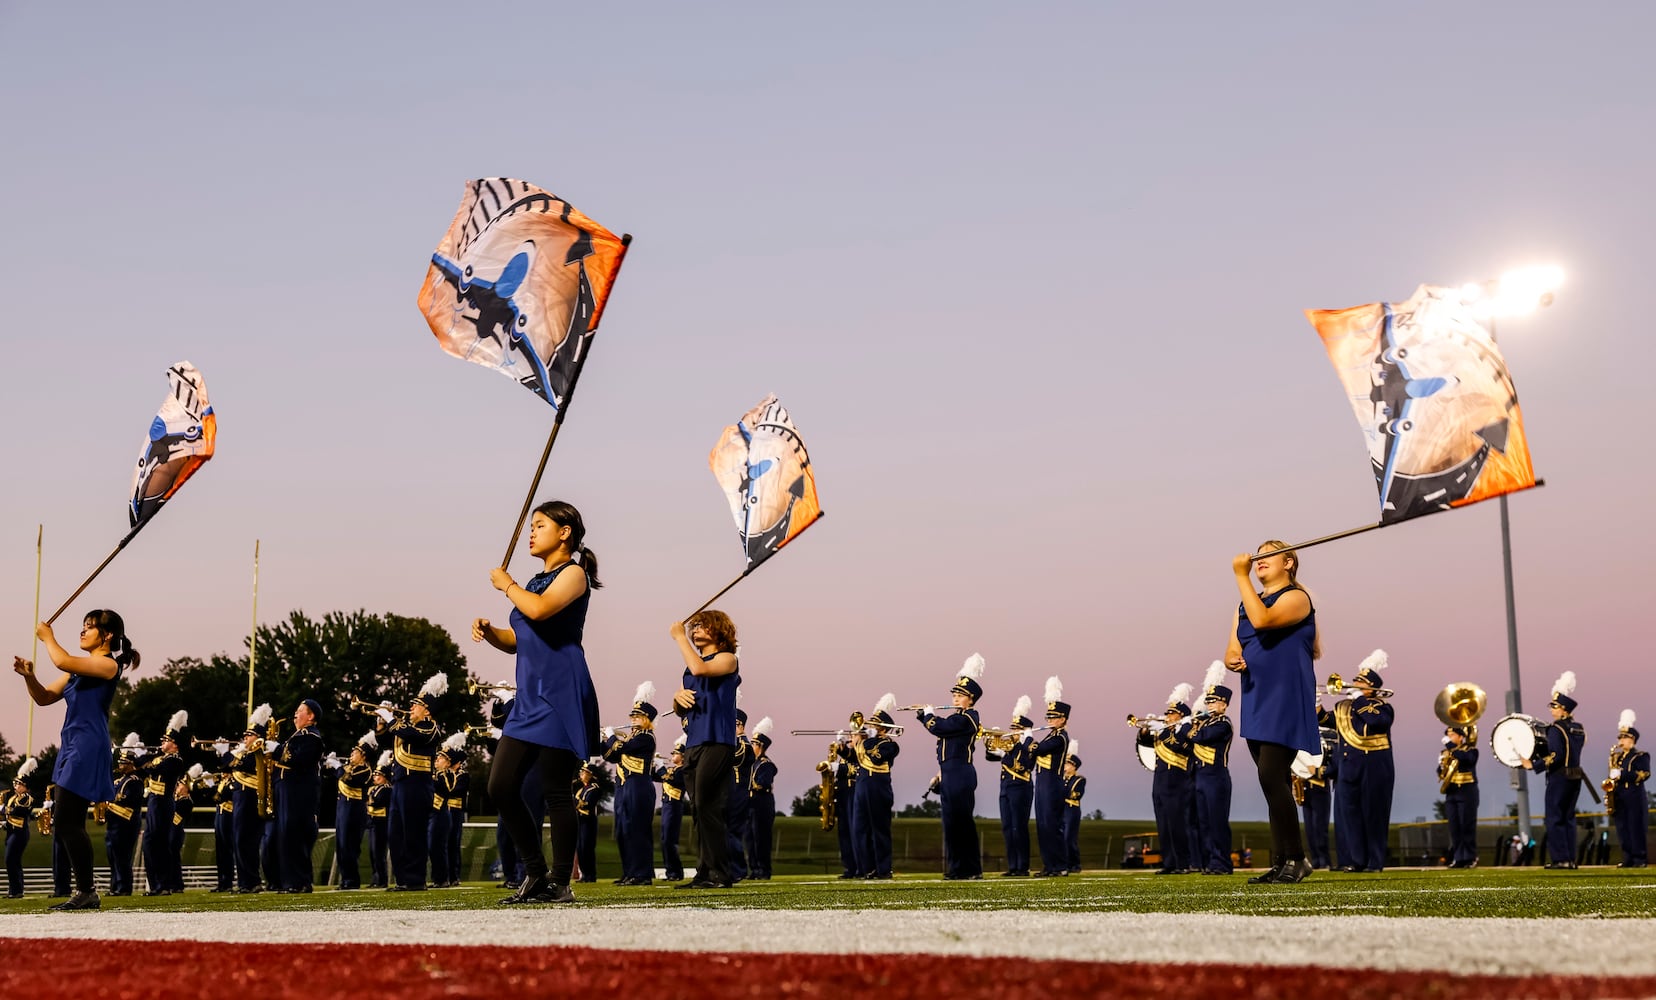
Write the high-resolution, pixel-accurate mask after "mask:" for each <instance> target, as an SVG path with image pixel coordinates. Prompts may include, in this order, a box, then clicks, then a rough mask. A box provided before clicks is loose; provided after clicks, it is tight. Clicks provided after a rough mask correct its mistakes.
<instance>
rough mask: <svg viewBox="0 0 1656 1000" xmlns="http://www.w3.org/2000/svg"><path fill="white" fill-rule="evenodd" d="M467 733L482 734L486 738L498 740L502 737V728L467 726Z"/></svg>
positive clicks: (470, 734)
mask: <svg viewBox="0 0 1656 1000" xmlns="http://www.w3.org/2000/svg"><path fill="white" fill-rule="evenodd" d="M466 735H468V736H482V737H484V738H486V739H491V740H498V739H500V730H499V728H497V727H495V726H467V727H466Z"/></svg>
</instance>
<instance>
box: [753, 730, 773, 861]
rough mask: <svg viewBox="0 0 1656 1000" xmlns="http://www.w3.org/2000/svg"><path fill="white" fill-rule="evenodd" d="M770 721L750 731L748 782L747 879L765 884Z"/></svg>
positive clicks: (769, 812) (768, 845)
mask: <svg viewBox="0 0 1656 1000" xmlns="http://www.w3.org/2000/svg"><path fill="white" fill-rule="evenodd" d="M771 726H772V723H771V717H770V716H768V715H767V716H765V717H764V718H763V719H760V720H759V721H758V723H757V724H755V725H754V727H753V739H751V740H750V741H748V742H749V744H750V745H751V746H752V747H753V777H752V778H750V779H749V782H748V833H747V844H746V847H747V867H748V878H751V879H757V880H759V881H761V882H769V881H770V877H771V841H772V839H773V832H774V831H775V829H776V761H774V760H771V759H770V748H771V735H770V733H771Z"/></svg>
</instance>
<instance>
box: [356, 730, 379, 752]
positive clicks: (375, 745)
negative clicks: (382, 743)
mask: <svg viewBox="0 0 1656 1000" xmlns="http://www.w3.org/2000/svg"><path fill="white" fill-rule="evenodd" d="M357 742H358V743H359V744H361V745H362V746H365V747H367V748H369V749H370V750H378V749H379V737H378V736H375V735H374V731H373V730H372V729H370V730H368V731H367V732H366V733H363V734H362V736H361V738H359V739H358V740H357Z"/></svg>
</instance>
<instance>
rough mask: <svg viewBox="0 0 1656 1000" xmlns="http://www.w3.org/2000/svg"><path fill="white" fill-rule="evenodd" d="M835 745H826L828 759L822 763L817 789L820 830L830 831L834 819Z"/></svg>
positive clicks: (836, 755)
mask: <svg viewBox="0 0 1656 1000" xmlns="http://www.w3.org/2000/svg"><path fill="white" fill-rule="evenodd" d="M835 746H836V744H833V743H830V744H828V759H827V760H825V761H823V762H822V767H821V768H820V770H821V771H822V784H821V786H820V787H819V791H818V793H817V794H818V797H819V798H820V799H821V800H822V801H821V804H820V805H819V806H818V807H817V810H818V812H820V813H821V814H822V828H823V829H824V830H832V829H833V828H834V823H835V822H836V819H835V817H834V761H835V760H837V759H838V757H839V755H838V754H836V753H835V752H834V747H835Z"/></svg>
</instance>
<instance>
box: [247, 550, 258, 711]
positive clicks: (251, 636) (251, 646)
mask: <svg viewBox="0 0 1656 1000" xmlns="http://www.w3.org/2000/svg"><path fill="white" fill-rule="evenodd" d="M258 655H259V540H258V539H257V538H255V539H253V631H252V632H250V633H248V639H247V714H248V715H252V714H253V664H254V660H255V659H256V658H257V657H258Z"/></svg>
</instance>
